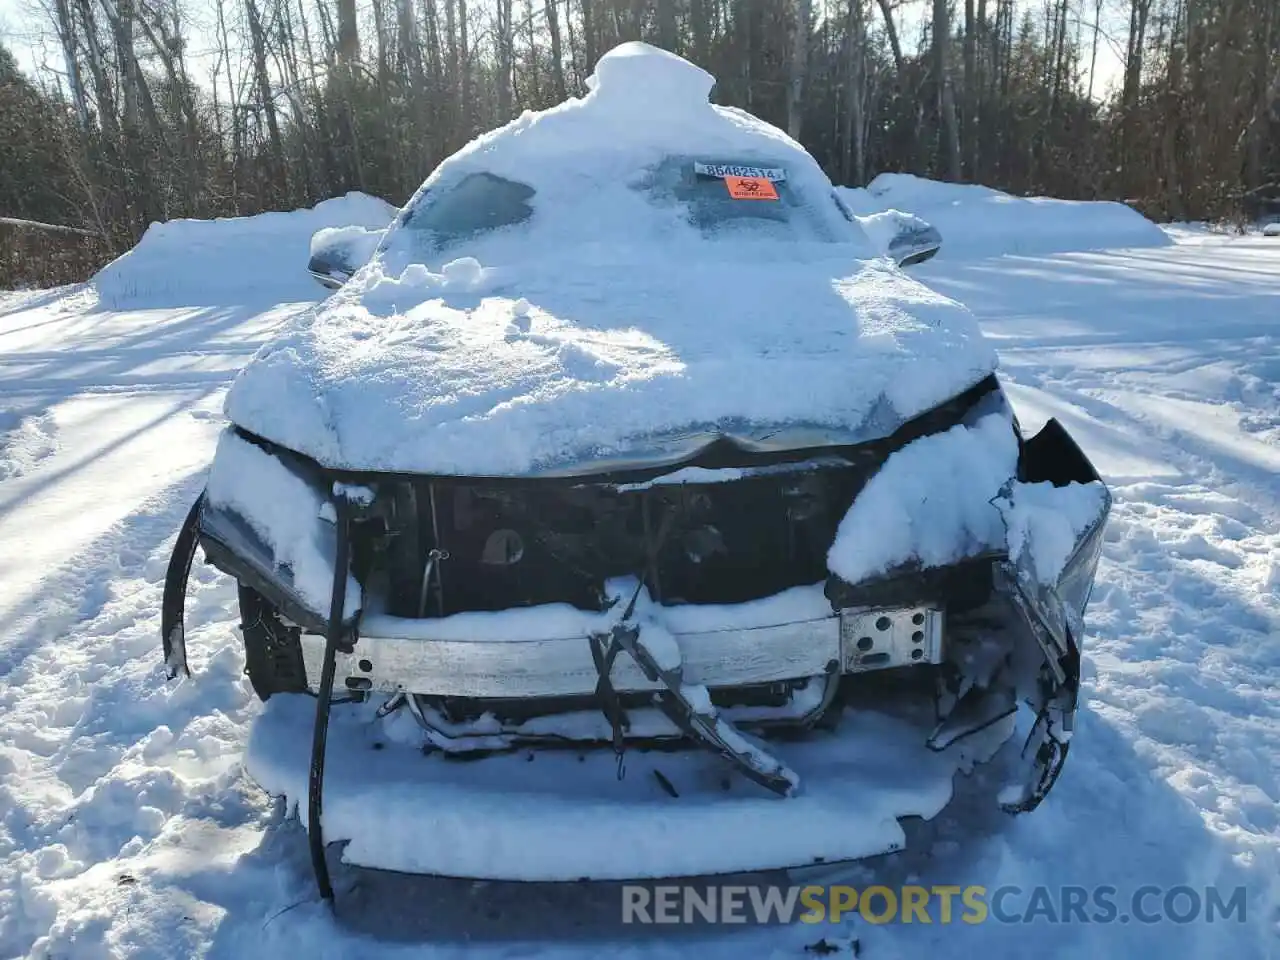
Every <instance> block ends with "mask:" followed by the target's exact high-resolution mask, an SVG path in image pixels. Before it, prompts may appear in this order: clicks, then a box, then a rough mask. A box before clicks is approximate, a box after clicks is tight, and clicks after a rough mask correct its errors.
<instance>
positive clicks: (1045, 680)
mask: <svg viewBox="0 0 1280 960" xmlns="http://www.w3.org/2000/svg"><path fill="white" fill-rule="evenodd" d="M1012 479H1017V480H1021V481H1024V482H1041V481H1049V482H1051V483H1053V484H1054V485H1055V486H1062V485H1066V484H1069V483H1100V481H1099V478H1098V475H1097V473H1096V471H1095V470H1094V469H1093V467H1092V465H1091V464H1090V463H1089V461H1088V460H1087V458H1085V457H1084V455H1083V453H1082V452H1081V451H1080V449H1079V447H1078V446H1076V444H1075V443H1074V442H1073V441H1072V440H1071V438H1070V437H1069V436H1068V435H1067V433H1066V431H1065V430H1063V428H1062V427H1061V426H1060V425H1059V424H1058V423H1057V422H1056V421H1050V422H1049V423H1048V424H1047V425H1046V427H1045V428H1044V429H1043V430H1042V431H1041V432H1040V433H1039V434H1037V435H1036V436H1035V437H1033V438H1031V439H1030V440H1028V441H1027V442H1026V443H1025V444H1024V446H1023V451H1022V456H1021V458H1020V462H1019V471H1018V476H1017V477H1016V478H1011V480H1012ZM341 489H342V488H341V487H340V486H335V487H334V491H335V493H334V499H335V503H336V504H337V506H338V509H337V513H338V515H339V516H340V517H344V516H349V515H350V512H351V505H350V504H345V503H339V502H338V501H340V500H341V497H340V495H339V494H340V491H341ZM1109 509H1110V497H1109V495H1106V496H1105V497H1104V499H1103V503H1102V507H1101V510H1100V511H1099V514H1098V516H1097V517H1096V519H1095V520H1094V522H1093V523H1091V524H1090V525H1089V527H1088V528H1087V529H1086V530H1085V531H1084V532H1083V533H1082V534H1081V535H1080V536H1079V537H1078V539H1077V542H1076V543H1075V545H1074V548H1073V550H1072V552H1071V554H1070V557H1069V559H1068V561H1067V563H1066V564H1065V566H1064V567H1063V569H1062V572H1061V574H1060V576H1059V577H1058V578H1057V580H1056V582H1054V583H1051V584H1049V583H1043V582H1040V581H1039V580H1037V578H1036V576H1035V574H1034V571H1033V570H1032V569H1031V566H1030V559H1029V558H1030V556H1031V555H1032V554H1033V553H1034V551H1033V550H1023V551H1022V552H1021V554H1020V557H1017V558H1011V557H1009V556H1007V555H1000V556H989V557H982V558H976V559H975V560H974V561H971V562H969V563H966V564H961V565H958V566H957V567H955V568H943V569H941V570H936V571H922V572H921V573H919V574H918V575H916V576H915V577H913V578H910V580H911V584H910V586H908V587H906V588H904V584H905V583H907V579H905V578H901V577H899V578H894V579H892V580H886V581H884V582H882V583H861V584H846V583H843V582H840V581H837V580H835V578H833V580H832V582H829V583H828V585H827V591H826V592H827V595H828V597H829V598H830V599H831V600H832V606H833V608H834V612H833V613H832V614H831V615H829V616H825V617H818V618H813V619H809V620H803V621H793V622H785V623H771V624H769V623H761V624H755V625H752V626H750V627H745V628H737V629H733V630H720V631H715V630H712V631H707V630H701V631H698V630H695V631H689V632H686V633H679V634H677V635H676V637H675V640H676V644H677V646H678V648H679V660H678V662H677V663H676V664H674V665H673V664H671V663H669V662H665V663H664V662H660V661H661V660H662V659H663V658H661V657H658V656H656V655H655V653H654V651H653V650H650V649H648V648H647V646H646V645H645V643H644V640H643V637H644V630H643V628H642V627H641V626H638V625H637V624H636V623H635V622H634V621H633V620H632V619H631V617H630V609H629V610H628V613H627V614H626V615H624V616H623V617H622V618H621V619H620V620H619V619H617V618H616V617H615V618H614V620H613V622H612V625H611V626H606V625H603V624H602V628H601V629H600V630H599V631H589V632H587V633H583V634H580V635H567V636H543V637H533V638H525V639H523V640H516V641H513V640H512V639H510V638H496V639H493V640H490V641H484V640H477V639H452V638H448V637H432V636H430V635H429V634H423V633H422V629H423V628H422V623H424V622H423V621H416V622H415V621H401V622H399V623H397V622H396V621H395V620H394V618H390V617H382V616H378V615H374V614H369V613H364V614H363V615H362V614H361V613H360V612H359V611H343V610H341V609H340V607H341V605H340V604H339V605H338V606H339V609H338V610H337V620H336V621H335V619H334V613H335V611H333V610H330V611H327V612H326V611H320V610H315V609H313V608H311V607H308V605H307V604H305V603H304V602H302V601H301V599H300V597H299V596H298V594H297V592H296V591H293V590H291V588H290V582H289V579H288V576H287V571H283V572H282V571H281V570H280V569H279V567H278V565H275V564H273V562H272V560H271V556H270V550H269V548H267V547H266V546H265V545H263V544H261V543H260V542H257V543H255V542H254V538H253V537H252V535H251V531H249V530H248V528H247V525H246V524H244V523H242V522H237V518H236V517H235V516H234V515H233V514H231V515H228V511H226V510H223V509H218V508H215V507H212V506H210V505H209V504H208V503H204V504H197V505H196V507H195V508H193V510H192V512H191V515H190V516H189V517H188V522H187V524H186V525H184V530H183V533H182V536H180V538H179V549H175V553H174V558H173V561H172V562H171V565H170V571H169V576H168V577H167V580H166V589H165V603H164V613H165V615H164V617H163V620H164V623H163V624H162V633H163V642H164V647H165V659H166V663H167V664H168V665H169V667H170V674H171V675H173V674H176V673H178V672H185V671H186V656H185V644H184V641H183V634H182V627H181V593H182V592H183V591H184V589H185V578H186V571H187V570H188V569H189V566H190V561H191V557H192V556H193V555H194V549H195V544H196V542H197V540H198V542H199V543H200V544H201V545H202V546H203V547H204V549H205V551H206V556H207V557H208V558H209V559H210V560H211V561H212V562H213V563H214V564H215V565H216V566H218V567H219V568H221V569H223V570H224V571H226V572H228V573H230V574H232V575H233V576H235V577H237V578H238V579H241V580H242V581H245V582H247V583H249V584H251V585H252V586H253V587H254V588H255V589H257V590H259V591H260V592H261V593H262V594H263V595H264V596H266V597H267V599H268V600H270V601H271V602H272V603H273V604H275V606H276V607H277V608H278V609H280V610H281V611H282V612H283V613H284V614H285V615H286V616H287V617H289V618H290V619H291V620H293V621H294V622H295V623H297V624H298V625H299V626H300V627H301V630H302V649H303V659H304V663H305V665H306V673H307V676H308V679H309V681H310V683H311V685H312V686H314V687H315V688H317V692H318V693H319V694H320V697H321V705H320V706H321V708H322V710H323V711H324V712H325V713H326V714H327V703H328V699H329V690H330V689H331V686H332V683H333V679H334V677H335V676H340V677H341V678H342V682H343V683H344V684H345V685H347V686H348V687H349V688H350V689H352V690H356V691H380V692H386V693H423V694H439V695H452V696H466V697H478V698H484V697H499V696H501V697H537V696H554V695H579V694H590V693H592V692H593V691H594V692H595V693H597V694H600V693H602V691H603V692H605V693H609V692H617V691H644V690H652V691H655V692H656V693H657V694H658V696H657V702H658V703H659V705H661V706H663V708H664V711H665V712H667V713H668V715H669V716H671V717H672V719H673V720H675V721H676V723H677V725H678V726H679V727H680V728H681V729H682V730H683V731H685V732H686V734H688V735H690V736H691V737H693V738H694V739H696V740H700V741H702V742H703V743H704V744H705V745H707V746H710V747H711V748H712V749H713V750H714V751H715V752H717V753H720V754H721V755H723V756H725V757H726V758H727V759H729V760H731V761H732V762H734V763H735V764H736V765H737V766H738V767H739V768H740V769H741V770H742V771H743V772H744V773H746V774H747V776H748V777H750V778H751V779H753V780H756V781H757V782H760V783H763V784H764V785H765V786H768V787H770V788H771V789H773V790H774V791H775V792H778V793H781V794H787V795H789V794H792V793H794V792H795V789H796V785H797V779H798V778H796V777H795V775H794V774H792V773H791V771H790V770H789V769H787V768H786V767H785V765H783V764H782V763H781V762H780V761H778V760H776V759H775V758H773V757H771V756H769V755H768V754H767V753H765V752H764V751H763V750H762V749H760V748H759V747H758V746H757V745H756V744H754V743H752V742H750V741H748V740H747V739H746V738H744V737H742V736H741V735H740V734H738V732H737V731H736V730H735V729H734V728H733V727H732V725H730V724H727V722H726V721H724V719H723V717H721V716H719V715H718V714H717V712H716V711H715V709H714V708H711V707H709V703H708V702H707V700H706V697H705V688H706V687H716V686H732V685H737V684H747V683H764V682H769V681H772V680H781V679H787V678H797V677H810V676H818V675H822V674H828V675H829V674H831V673H833V672H834V673H836V674H842V673H858V672H863V671H866V670H871V669H877V668H883V667H892V666H902V665H906V664H907V663H912V662H915V663H919V662H925V663H939V662H940V661H941V660H942V658H943V655H944V650H943V643H942V637H943V626H944V620H943V618H944V616H945V614H944V609H943V605H942V604H939V603H937V602H934V600H933V599H932V597H933V596H935V595H936V594H937V592H938V591H942V592H944V593H945V591H946V590H947V589H949V588H951V587H954V583H953V581H955V580H957V579H960V580H963V579H965V578H968V577H972V576H974V575H975V572H976V575H977V576H979V577H981V578H989V581H990V582H991V583H992V584H993V585H994V588H995V592H996V593H998V594H999V595H1001V596H1003V597H1004V598H1006V599H1007V601H1008V602H1009V604H1010V606H1011V608H1012V609H1013V610H1014V611H1016V613H1017V615H1018V617H1019V618H1020V620H1021V623H1022V625H1023V627H1024V628H1025V631H1026V634H1027V636H1028V637H1029V638H1030V640H1031V641H1032V644H1031V645H1032V646H1033V647H1034V649H1036V650H1038V651H1039V657H1038V658H1037V659H1038V663H1036V665H1035V670H1034V679H1033V680H1032V681H1031V682H1030V683H1029V684H1027V685H1024V686H1022V687H1020V688H1019V690H1018V696H1019V698H1020V699H1021V700H1022V701H1023V702H1024V703H1026V704H1027V705H1028V706H1029V707H1030V708H1031V710H1032V711H1033V714H1034V716H1035V723H1034V725H1033V728H1032V731H1031V734H1030V736H1029V737H1028V739H1027V742H1026V744H1025V746H1024V749H1023V752H1022V755H1023V759H1024V762H1025V764H1026V766H1027V770H1026V772H1025V777H1024V778H1023V780H1022V782H1021V784H1019V785H1017V786H1016V787H1012V788H1008V789H1006V790H1005V791H1004V792H1003V793H1002V794H1001V798H1000V800H1001V803H1002V805H1003V806H1004V808H1005V809H1007V810H1009V811H1011V812H1021V811H1026V810H1030V809H1033V808H1034V807H1035V806H1036V805H1038V803H1039V802H1040V801H1041V800H1042V799H1043V798H1044V796H1045V795H1046V794H1047V792H1048V791H1049V789H1050V787H1051V786H1052V785H1053V783H1054V782H1055V780H1056V778H1057V776H1058V774H1059V773H1060V771H1061V769H1062V765H1063V763H1064V761H1065V758H1066V755H1067V751H1068V747H1069V743H1070V738H1071V734H1072V730H1073V726H1074V714H1075V710H1076V707H1077V703H1078V697H1079V683H1080V643H1081V639H1082V636H1083V615H1084V611H1085V607H1086V605H1087V602H1088V597H1089V592H1090V590H1091V587H1092V583H1093V579H1094V575H1095V573H1096V569H1097V564H1098V559H1099V555H1100V552H1101V544H1102V535H1103V527H1104V525H1105V521H1106V517H1107V514H1108V512H1109ZM339 526H340V527H341V526H342V524H341V523H340V524H339ZM343 535H344V534H343V533H342V532H341V531H340V533H339V537H340V538H341V537H342V536H343ZM337 575H338V571H336V570H335V578H336V577H337ZM904 589H906V591H907V593H906V596H907V597H909V598H910V599H909V600H908V602H904ZM632 607H634V602H633V604H632ZM886 620H887V621H888V625H887V626H886V625H885V622H886ZM408 625H412V626H411V627H410V626H408ZM921 626H923V627H924V629H921ZM881 637H883V642H880V638H881ZM868 638H875V639H874V640H873V642H872V646H871V647H867V646H864V645H863V641H865V640H866V639H868ZM904 638H905V639H904ZM912 638H914V639H912ZM606 641H607V645H608V647H610V648H613V649H611V651H610V656H609V661H608V664H609V669H608V670H607V671H602V669H601V662H600V651H601V649H603V648H602V647H600V646H599V644H601V643H602V642H606ZM877 643H879V646H877V645H876V644H877ZM593 648H594V649H593ZM619 654H623V655H621V656H620V655H619ZM326 661H328V662H326ZM602 684H603V686H602ZM699 690H701V691H702V692H701V693H699ZM602 699H603V698H602ZM962 707H963V704H961V705H959V706H957V708H956V709H955V710H953V711H952V712H953V714H955V715H956V716H960V717H965V716H970V717H972V718H973V719H970V720H969V721H966V722H967V724H968V726H967V728H965V729H948V730H942V729H939V730H935V732H934V736H933V737H932V738H931V741H930V747H931V749H934V748H936V749H940V750H941V749H946V748H948V747H950V745H952V744H954V743H955V742H956V741H957V740H959V739H962V738H963V737H964V736H967V735H969V734H970V733H973V732H977V731H981V730H983V729H986V728H987V727H988V726H990V725H991V724H992V723H993V722H994V720H996V719H1000V718H1001V717H1002V716H1004V715H1007V712H1006V713H1004V714H994V715H989V714H990V713H991V711H990V709H989V708H987V709H986V713H984V712H983V710H982V709H978V710H977V711H969V712H968V713H966V711H965V710H963V709H962ZM326 722H327V721H326ZM961 726H962V727H963V726H964V724H961ZM317 729H319V727H317ZM322 749H323V748H322V747H321V750H322ZM316 813H317V814H318V808H317V810H316ZM317 819H318V817H317ZM317 870H318V872H319V867H317ZM322 886H323V885H322Z"/></svg>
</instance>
